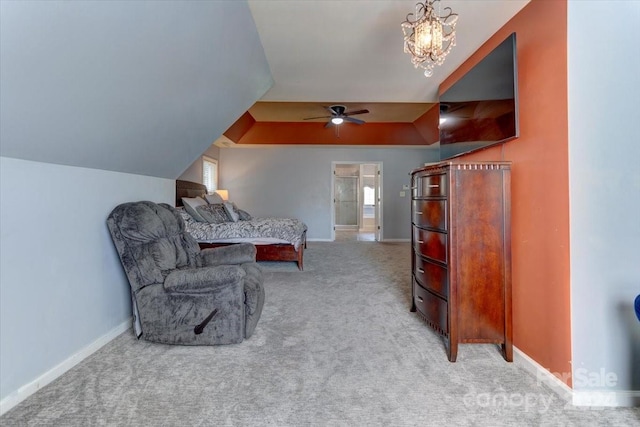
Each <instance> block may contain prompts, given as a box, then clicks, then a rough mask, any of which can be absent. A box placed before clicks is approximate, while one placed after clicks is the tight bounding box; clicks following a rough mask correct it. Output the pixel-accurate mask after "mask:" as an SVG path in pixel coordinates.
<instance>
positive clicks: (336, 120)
mask: <svg viewBox="0 0 640 427" xmlns="http://www.w3.org/2000/svg"><path fill="white" fill-rule="evenodd" d="M324 108H326V109H327V110H329V112H330V113H331V115H330V116H320V117H307V118H306V119H304V120H314V119H331V120H329V121H328V122H327V124H326V125H324V127H329V126H333V125H339V124H342V123H343V122H351V123H355V124H357V125H361V124H363V123H365V121H364V120H360V119H356V118H354V117H351V116H355V115H356V114H366V113H368V112H369V110H356V111H346V109H347V107H345V106H344V105H331V106H329V107H324Z"/></svg>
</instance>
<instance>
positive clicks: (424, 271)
mask: <svg viewBox="0 0 640 427" xmlns="http://www.w3.org/2000/svg"><path fill="white" fill-rule="evenodd" d="M413 274H414V276H415V278H416V280H417V281H418V283H419V284H420V285H421V286H422V287H423V288H426V289H429V290H430V291H433V292H435V293H437V294H439V295H440V296H441V297H443V298H445V299H447V298H448V297H449V274H448V271H447V269H446V268H445V267H442V266H440V265H437V264H434V263H432V262H429V261H427V260H425V259H423V258H422V257H420V256H419V255H415V270H414V272H413Z"/></svg>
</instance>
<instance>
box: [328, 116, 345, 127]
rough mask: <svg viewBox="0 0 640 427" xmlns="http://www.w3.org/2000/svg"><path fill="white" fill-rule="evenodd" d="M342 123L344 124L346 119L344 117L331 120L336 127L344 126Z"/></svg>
mask: <svg viewBox="0 0 640 427" xmlns="http://www.w3.org/2000/svg"><path fill="white" fill-rule="evenodd" d="M342 122H344V119H343V118H342V117H333V118H332V119H331V123H333V124H334V125H340V124H342Z"/></svg>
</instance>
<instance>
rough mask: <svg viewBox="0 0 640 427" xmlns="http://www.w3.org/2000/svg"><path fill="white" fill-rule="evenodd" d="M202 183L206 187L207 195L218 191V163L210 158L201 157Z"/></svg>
mask: <svg viewBox="0 0 640 427" xmlns="http://www.w3.org/2000/svg"><path fill="white" fill-rule="evenodd" d="M202 183H203V184H204V185H206V187H207V193H213V192H214V191H216V190H217V189H218V161H217V160H216V159H212V158H211V157H206V156H203V157H202Z"/></svg>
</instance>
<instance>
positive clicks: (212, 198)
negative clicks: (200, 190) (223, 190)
mask: <svg viewBox="0 0 640 427" xmlns="http://www.w3.org/2000/svg"><path fill="white" fill-rule="evenodd" d="M204 198H205V200H206V201H207V203H209V204H210V205H215V204H218V203H224V200H222V197H220V195H219V194H218V193H213V194H205V195H204Z"/></svg>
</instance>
